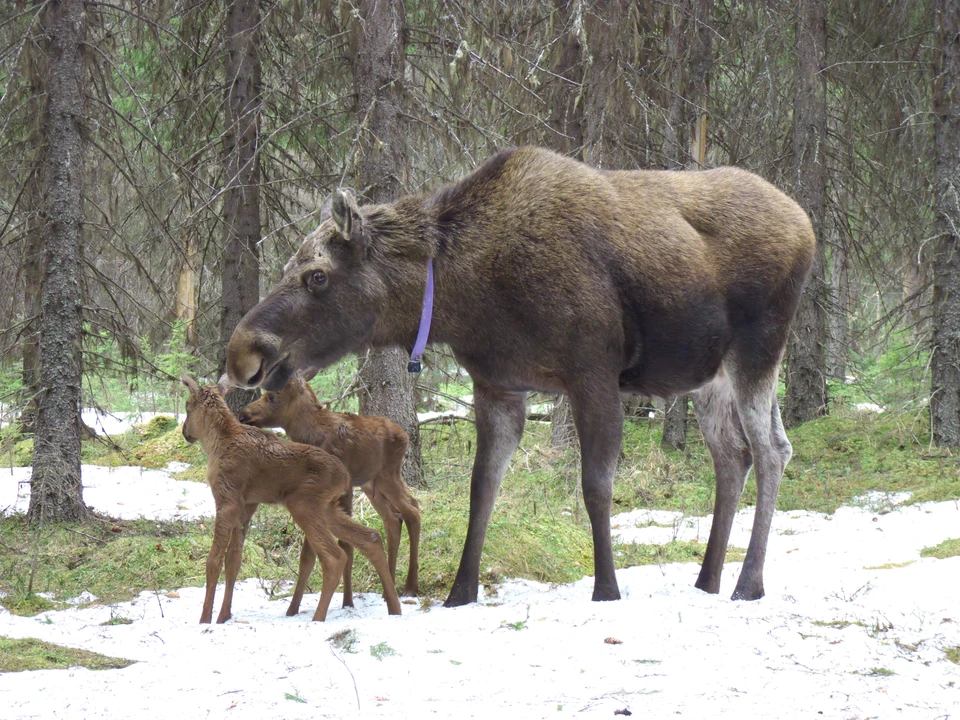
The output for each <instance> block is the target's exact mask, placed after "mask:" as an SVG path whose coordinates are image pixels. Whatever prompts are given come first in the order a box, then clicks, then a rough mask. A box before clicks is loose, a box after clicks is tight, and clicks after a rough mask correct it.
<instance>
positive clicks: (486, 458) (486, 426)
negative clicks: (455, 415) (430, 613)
mask: <svg viewBox="0 0 960 720" xmlns="http://www.w3.org/2000/svg"><path fill="white" fill-rule="evenodd" d="M473 396H474V412H475V413H476V416H477V455H476V459H475V460H474V462H473V474H472V475H471V478H470V522H469V524H468V525H467V539H466V541H465V543H464V545H463V555H462V556H461V557H460V567H459V568H458V569H457V576H456V578H455V579H454V581H453V587H452V588H451V590H450V595H449V596H448V597H447V601H446V602H445V603H444V607H457V606H460V605H466V604H467V603H472V602H476V601H477V588H478V586H479V584H480V556H481V554H482V552H483V541H484V538H486V535H487V525H489V524H490V515H491V514H492V513H493V504H494V501H495V500H496V499H497V491H498V490H499V489H500V483H501V482H503V475H504V473H505V472H506V471H507V465H508V464H509V463H510V458H511V457H512V456H513V453H514V452H515V451H516V449H517V446H518V445H520V438H521V437H522V436H523V425H524V422H525V421H526V395H525V394H524V393H516V392H506V391H503V390H498V389H497V388H493V387H490V386H488V385H484V384H482V383H479V382H476V381H475V382H474V384H473ZM608 532H609V528H608Z"/></svg>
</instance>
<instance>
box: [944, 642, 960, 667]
mask: <svg viewBox="0 0 960 720" xmlns="http://www.w3.org/2000/svg"><path fill="white" fill-rule="evenodd" d="M943 654H944V655H946V656H947V660H949V661H950V662H952V663H953V664H954V665H960V646H954V647H945V648H944V649H943Z"/></svg>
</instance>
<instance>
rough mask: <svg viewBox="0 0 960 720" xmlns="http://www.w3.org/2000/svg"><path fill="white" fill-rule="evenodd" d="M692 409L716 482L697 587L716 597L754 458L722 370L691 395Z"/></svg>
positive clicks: (731, 388) (731, 390)
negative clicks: (705, 549) (728, 546)
mask: <svg viewBox="0 0 960 720" xmlns="http://www.w3.org/2000/svg"><path fill="white" fill-rule="evenodd" d="M693 405H694V409H695V410H696V413H697V421H698V423H699V425H700V431H701V432H702V433H703V438H704V440H705V441H706V444H707V448H708V449H709V450H710V456H711V457H712V458H713V469H714V473H715V475H716V479H717V480H716V486H717V491H716V498H715V500H714V507H713V524H712V525H711V526H710V540H709V541H708V542H707V553H706V556H705V557H704V559H703V565H702V566H701V567H700V576H699V577H698V578H697V582H696V587H698V588H699V589H701V590H703V591H705V592H708V593H718V592H720V575H721V573H722V572H723V561H724V559H725V558H726V554H727V544H728V542H729V541H730V529H731V527H732V526H733V519H734V516H735V515H736V512H737V505H738V504H739V502H740V495H741V494H742V493H743V487H744V484H745V483H746V480H747V473H749V472H750V466H751V464H752V462H753V458H752V457H751V455H750V448H749V445H748V443H747V438H746V436H745V435H744V434H743V428H742V427H741V425H740V415H739V413H738V411H737V405H736V400H735V398H734V394H733V386H732V385H731V384H730V380H729V378H728V377H727V376H726V374H725V373H724V372H723V371H722V370H721V371H720V374H718V375H717V377H716V378H715V379H714V380H713V381H712V382H711V383H710V384H708V385H707V386H705V387H704V388H702V389H701V390H700V391H699V392H697V393H696V394H695V395H694V398H693Z"/></svg>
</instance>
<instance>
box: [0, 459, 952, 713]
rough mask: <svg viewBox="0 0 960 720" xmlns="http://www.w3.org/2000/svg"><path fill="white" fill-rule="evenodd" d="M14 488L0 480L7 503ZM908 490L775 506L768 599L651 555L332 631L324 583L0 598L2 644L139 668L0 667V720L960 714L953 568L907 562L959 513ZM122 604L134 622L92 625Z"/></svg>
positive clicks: (694, 533)
mask: <svg viewBox="0 0 960 720" xmlns="http://www.w3.org/2000/svg"><path fill="white" fill-rule="evenodd" d="M164 476H166V477H164ZM19 479H22V474H21V475H17V474H15V475H12V476H11V475H10V474H9V472H8V471H7V470H3V471H2V472H0V497H2V498H3V500H2V502H0V507H3V506H5V505H7V504H9V503H8V502H7V499H8V498H10V497H11V496H15V495H16V492H17V491H16V487H17V482H18V480H19ZM84 483H85V485H86V489H85V497H86V498H87V500H88V502H89V504H91V505H93V506H94V507H96V508H97V509H98V510H100V511H102V512H108V513H112V514H123V515H124V516H126V517H129V516H131V515H136V514H142V515H145V516H147V517H162V516H176V515H180V516H185V517H195V516H197V515H203V514H205V513H207V512H209V511H210V506H209V499H207V504H206V505H204V504H203V502H202V501H201V499H200V498H199V497H195V493H197V492H199V493H200V494H201V495H202V494H203V493H206V492H208V491H207V490H206V487H205V486H203V485H201V484H199V483H188V482H179V481H176V480H173V479H172V478H170V477H169V476H168V475H167V474H166V473H163V472H160V471H141V470H140V469H138V468H117V469H113V470H109V469H104V468H93V467H85V468H84ZM11 488H13V489H12V490H11ZM465 491H466V489H465ZM118 498H119V499H118ZM904 499H905V498H904V497H902V496H896V497H887V496H872V497H868V498H864V499H863V502H861V503H860V506H859V507H850V508H841V509H840V510H838V511H837V512H836V513H835V514H834V515H832V516H825V515H820V514H817V513H807V512H790V513H777V515H776V518H775V520H774V531H773V535H772V537H771V542H770V548H769V551H768V555H767V563H766V578H765V580H766V590H767V593H768V595H767V597H765V598H763V599H762V600H759V601H757V602H752V603H746V602H732V601H730V600H729V596H730V593H731V592H732V591H733V587H734V584H735V582H736V578H737V575H738V573H739V571H740V565H739V564H738V563H729V564H728V566H727V568H726V573H725V576H724V581H723V588H722V593H721V594H720V595H719V596H709V595H705V594H704V593H701V592H699V591H697V590H695V589H694V588H693V582H694V580H695V579H696V575H697V570H698V568H697V566H695V565H693V564H677V565H667V566H663V567H656V566H648V567H641V568H631V569H627V570H621V571H619V572H618V579H619V581H620V587H621V592H622V594H623V600H621V601H620V602H613V603H593V602H591V601H590V594H591V590H592V579H591V578H586V579H584V580H582V581H580V582H577V583H574V584H571V585H563V586H555V587H552V586H547V585H542V584H538V583H533V582H527V581H510V582H507V583H504V584H502V585H500V586H498V587H497V588H495V589H493V590H492V591H489V592H488V593H487V594H486V596H485V597H484V599H483V601H482V603H481V604H478V605H473V606H468V607H462V608H455V609H444V608H441V607H420V606H419V605H418V604H413V605H410V604H405V605H403V611H404V615H403V616H402V617H389V616H387V614H386V608H385V605H384V603H383V602H382V601H381V599H380V598H379V597H378V596H376V595H372V594H371V595H365V596H362V597H361V598H359V600H358V606H357V609H356V610H341V609H336V610H334V609H333V608H337V607H338V605H339V598H335V599H334V603H333V605H331V612H330V614H329V616H328V619H327V622H326V623H322V624H320V623H311V622H310V617H311V616H312V614H313V610H314V608H315V606H316V602H317V596H316V595H313V596H308V597H306V598H305V599H304V602H303V605H302V609H303V611H302V612H301V613H300V615H298V616H296V617H294V618H287V617H285V615H284V611H285V609H286V601H285V600H281V601H271V600H269V599H267V596H266V594H265V592H264V590H263V589H262V588H261V587H260V586H259V584H258V582H257V581H255V580H250V581H247V582H244V583H242V584H241V585H240V586H239V587H238V592H237V594H236V596H235V598H234V603H233V610H234V619H233V620H232V621H231V622H229V623H227V624H226V625H223V626H216V625H214V626H201V625H199V624H197V619H198V618H199V615H200V605H201V602H202V589H201V588H183V589H180V590H179V591H178V592H175V593H170V594H169V595H168V594H166V593H159V594H155V593H152V592H147V593H143V594H141V595H140V596H139V597H138V598H137V599H135V600H134V601H132V602H127V603H120V604H118V605H114V606H91V607H83V608H72V609H69V610H63V611H58V612H48V613H43V614H42V615H40V616H38V617H35V618H24V617H17V616H13V615H10V614H9V613H6V612H5V611H2V610H0V634H2V635H6V636H9V637H35V638H40V639H43V640H48V641H50V642H54V643H59V644H63V645H70V646H75V647H82V648H86V649H89V650H94V651H97V652H101V653H104V654H109V655H114V656H120V657H126V658H131V659H135V660H139V661H140V662H138V663H136V664H135V665H132V666H131V667H128V668H125V669H123V670H109V671H97V672H94V671H89V670H84V669H79V668H77V669H71V670H46V671H37V672H28V673H8V674H4V675H0V708H2V711H0V716H2V717H3V718H5V719H10V718H70V719H71V720H72V719H85V718H110V719H111V720H113V719H114V718H157V717H174V718H197V717H201V718H206V717H210V718H220V717H222V718H291V719H293V718H326V717H330V718H341V717H344V718H353V717H380V716H390V717H395V718H406V717H414V716H417V717H423V716H430V717H438V718H452V717H456V718H471V717H478V718H490V717H502V718H545V717H550V718H557V717H564V716H567V715H569V716H577V717H597V718H612V717H614V716H615V714H617V711H623V710H629V712H630V713H632V714H633V715H634V716H638V717H646V718H666V717H676V716H679V717H690V718H698V720H699V719H700V718H705V717H709V718H716V717H734V716H736V717H738V718H798V717H811V718H814V717H817V718H819V717H823V718H838V719H839V718H843V719H847V718H874V717H876V718H894V717H895V718H918V719H920V718H923V719H924V720H927V719H933V718H960V666H958V665H955V664H953V663H951V662H949V661H948V660H947V659H946V657H945V654H944V649H945V648H949V647H955V646H960V558H951V559H948V560H935V559H921V558H920V557H919V551H920V549H921V548H923V547H926V546H930V545H935V544H937V543H939V542H941V541H942V540H944V539H946V538H951V537H958V536H960V506H958V503H956V502H946V503H931V504H925V505H917V506H900V505H899V503H901V502H902V501H903V500H904ZM121 503H122V504H121ZM891 507H892V508H893V509H892V510H891ZM750 520H751V513H750V512H744V513H741V514H740V515H739V516H738V518H737V522H736V527H735V529H734V536H733V538H732V542H733V543H734V544H736V545H739V546H741V547H745V546H746V543H747V539H748V531H749V523H750ZM709 523H710V519H709V518H684V517H682V516H680V515H678V514H675V513H663V512H656V513H651V512H635V513H629V514H626V515H621V516H618V517H617V518H615V519H614V523H613V524H614V530H615V532H616V533H618V534H620V535H621V536H622V537H623V538H624V539H633V540H636V541H639V542H664V541H667V540H670V539H671V538H674V537H677V538H688V539H692V538H701V539H703V538H705V536H706V534H707V533H708V532H709ZM424 542H429V539H428V538H425V539H424ZM900 564H903V565H902V566H899V567H895V566H891V565H900ZM880 566H886V567H880ZM221 590H222V588H221ZM219 599H220V596H219V595H218V602H219ZM115 616H120V617H125V618H129V619H131V620H133V622H132V624H128V625H112V626H104V625H102V624H101V623H103V622H105V621H107V620H109V619H110V618H111V617H115ZM335 633H341V634H350V633H352V635H350V638H351V639H350V640H348V641H346V642H342V643H341V645H352V648H351V649H352V652H348V651H346V650H345V649H343V647H340V648H338V647H336V646H335V645H334V644H333V643H331V642H329V641H328V638H330V637H331V636H332V635H334V634H335ZM301 701H302V702H301ZM620 714H624V713H622V712H621V713H620Z"/></svg>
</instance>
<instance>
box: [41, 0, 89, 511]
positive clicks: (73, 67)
mask: <svg viewBox="0 0 960 720" xmlns="http://www.w3.org/2000/svg"><path fill="white" fill-rule="evenodd" d="M45 13H46V14H45V17H44V25H45V32H46V34H47V44H48V47H47V50H48V57H49V68H48V71H47V82H46V83H45V85H46V91H47V108H46V112H45V113H44V121H43V122H44V133H43V134H44V140H45V141H46V145H45V149H44V150H45V151H44V153H43V164H44V179H45V187H44V191H45V202H44V207H45V211H46V218H45V220H46V223H45V228H44V244H43V245H44V247H43V270H42V280H41V288H40V309H41V318H40V377H39V385H40V387H39V392H38V395H37V400H38V403H37V421H36V432H35V435H34V445H33V447H34V452H33V476H32V480H31V492H30V506H29V508H28V510H27V516H28V518H29V519H30V520H31V521H32V522H37V523H39V522H44V521H50V520H53V521H76V520H80V519H81V518H83V517H84V516H85V515H86V514H87V508H86V505H84V502H83V485H82V483H81V478H80V385H81V358H80V333H81V330H82V317H81V308H82V295H81V293H82V289H81V283H80V248H81V244H80V243H81V237H82V234H83V194H82V191H83V159H84V141H83V137H82V136H81V133H80V122H81V119H82V118H83V114H84V105H83V55H82V52H81V48H82V45H83V42H84V37H85V34H86V24H85V15H84V7H83V2H82V1H81V0H61V1H60V2H56V1H54V2H50V3H49V4H48V6H47V8H46V10H45Z"/></svg>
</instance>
